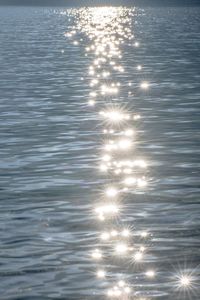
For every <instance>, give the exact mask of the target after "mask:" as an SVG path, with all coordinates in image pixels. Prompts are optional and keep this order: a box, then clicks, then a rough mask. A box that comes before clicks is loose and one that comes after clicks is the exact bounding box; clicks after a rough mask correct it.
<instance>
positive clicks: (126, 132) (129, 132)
mask: <svg viewBox="0 0 200 300" xmlns="http://www.w3.org/2000/svg"><path fill="white" fill-rule="evenodd" d="M124 134H125V135H126V136H132V135H133V134H134V131H133V130H132V129H127V130H126V131H125V132H124Z"/></svg>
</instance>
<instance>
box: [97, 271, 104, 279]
mask: <svg viewBox="0 0 200 300" xmlns="http://www.w3.org/2000/svg"><path fill="white" fill-rule="evenodd" d="M105 276H106V272H105V271H103V270H99V271H97V277H98V278H104V277H105Z"/></svg>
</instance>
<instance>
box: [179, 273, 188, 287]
mask: <svg viewBox="0 0 200 300" xmlns="http://www.w3.org/2000/svg"><path fill="white" fill-rule="evenodd" d="M190 284H191V278H190V277H189V276H187V275H183V276H181V277H180V285H181V286H183V287H187V286H189V285H190Z"/></svg>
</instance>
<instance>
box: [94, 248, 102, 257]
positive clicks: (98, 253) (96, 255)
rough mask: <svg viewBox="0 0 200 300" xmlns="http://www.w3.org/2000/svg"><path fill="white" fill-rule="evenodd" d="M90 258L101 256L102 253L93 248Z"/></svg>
mask: <svg viewBox="0 0 200 300" xmlns="http://www.w3.org/2000/svg"><path fill="white" fill-rule="evenodd" d="M92 258H94V259H97V260H98V259H101V258H102V254H101V252H100V250H99V249H95V250H94V251H93V253H92Z"/></svg>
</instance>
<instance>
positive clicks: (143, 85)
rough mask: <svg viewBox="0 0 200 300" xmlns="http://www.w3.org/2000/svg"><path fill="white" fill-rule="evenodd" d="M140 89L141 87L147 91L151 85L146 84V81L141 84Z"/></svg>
mask: <svg viewBox="0 0 200 300" xmlns="http://www.w3.org/2000/svg"><path fill="white" fill-rule="evenodd" d="M140 87H141V88H142V89H144V90H147V89H148V87H149V83H148V82H146V81H144V82H142V83H141V85H140Z"/></svg>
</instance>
